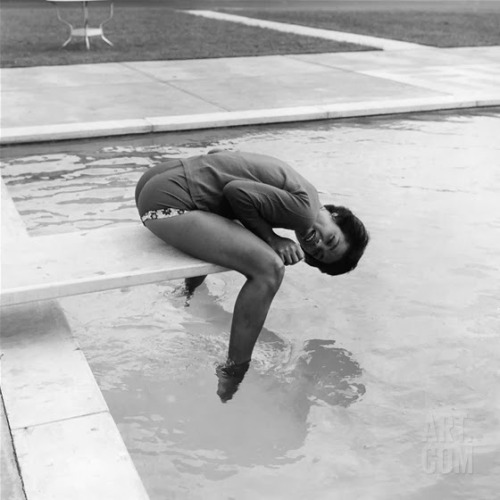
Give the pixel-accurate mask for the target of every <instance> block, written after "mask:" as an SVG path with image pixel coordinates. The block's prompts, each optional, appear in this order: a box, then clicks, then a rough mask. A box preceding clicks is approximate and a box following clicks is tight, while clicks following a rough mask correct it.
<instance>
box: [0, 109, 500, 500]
mask: <svg viewBox="0 0 500 500" xmlns="http://www.w3.org/2000/svg"><path fill="white" fill-rule="evenodd" d="M499 133H500V114H499V111H498V110H482V111H476V112H468V113H460V114H451V115H450V114H439V113H438V114H432V115H431V114H421V115H411V116H407V117H405V118H401V117H387V118H369V119H357V120H347V121H337V122H323V123H311V124H308V125H304V124H300V125H291V126H287V127H280V128H276V127H260V128H244V129H232V130H218V131H209V132H205V133H203V134H201V133H195V132H192V133H182V134H170V135H163V136H162V135H157V136H150V137H147V138H141V139H136V138H134V139H133V140H132V139H126V140H113V141H112V142H109V141H108V142H104V141H93V142H88V143H77V144H71V143H66V144H58V145H57V146H55V145H49V146H37V147H36V148H26V147H24V148H23V149H19V148H5V149H4V151H3V152H4V155H3V157H4V166H3V170H2V175H3V176H4V178H5V180H6V182H7V184H8V186H9V190H10V192H11V194H13V196H14V198H15V201H16V203H17V206H18V208H19V209H20V211H21V213H22V214H23V216H24V218H25V220H26V222H27V225H28V228H29V229H30V230H31V231H32V232H33V233H36V234H47V233H51V232H55V231H60V230H64V231H71V230H76V229H77V228H81V227H97V226H102V225H106V224H116V223H120V222H122V221H124V222H125V221H129V220H132V219H134V218H135V209H134V208H133V204H132V194H133V185H134V183H135V180H136V179H138V177H139V176H140V174H141V172H142V171H143V170H144V169H145V168H147V166H150V165H152V164H155V163H156V162H159V161H162V160H163V159H164V158H165V157H168V156H182V155H186V154H196V153H198V152H200V151H206V150H207V148H210V147H214V146H221V147H234V148H237V149H243V150H252V151H259V152H263V153H268V154H274V155H276V156H280V157H281V158H283V159H285V160H288V161H289V162H290V163H291V164H292V165H293V166H294V167H296V168H297V169H298V170H299V171H301V172H302V173H303V174H304V175H306V176H307V177H308V178H309V179H310V180H311V181H312V182H313V183H314V184H315V185H316V186H317V187H318V188H319V189H320V191H321V196H322V198H323V199H324V201H333V202H336V203H338V204H345V205H347V206H349V207H351V208H352V209H353V210H354V211H355V212H356V213H357V214H358V215H359V216H360V217H361V218H362V219H363V220H364V221H365V222H366V224H367V226H368V228H369V229H370V231H371V235H372V242H371V244H370V247H369V249H368V251H367V254H366V256H365V258H364V260H363V261H362V263H361V264H360V267H359V269H358V270H356V271H355V272H354V273H352V275H348V276H344V277H339V278H333V279H332V278H328V277H326V276H323V275H321V274H320V273H317V272H316V271H315V270H312V269H310V268H308V267H307V266H306V265H305V264H300V265H297V266H294V267H292V268H290V269H288V271H287V276H286V277H285V281H284V284H283V286H282V289H281V290H280V292H279V294H278V296H277V298H276V300H275V303H274V304H273V307H272V310H271V313H270V315H269V318H268V320H267V323H266V328H265V330H264V331H263V333H262V335H261V339H260V341H259V343H258V346H257V349H256V354H255V360H254V362H253V364H252V368H251V370H250V372H249V373H248V375H247V377H246V379H245V381H244V382H243V384H242V387H241V389H240V391H239V392H238V393H237V394H236V396H235V398H234V399H233V400H232V401H230V402H229V403H227V404H225V405H223V404H221V403H220V401H219V400H218V398H217V396H216V394H215V391H216V385H217V383H216V382H217V381H216V377H215V375H214V365H215V364H216V362H217V361H219V360H220V359H221V358H222V357H223V356H224V353H225V350H226V346H227V340H228V329H229V321H230V312H231V310H232V306H233V303H234V300H235V297H236V293H237V291H238V289H239V287H240V286H241V284H242V278H241V277H240V276H238V275H236V274H235V273H227V274H224V275H217V276H212V277H210V278H209V279H208V281H207V283H206V285H203V286H202V288H200V289H199V290H198V291H197V292H196V293H195V295H194V297H192V298H191V299H190V300H188V299H186V297H185V295H184V294H183V290H182V286H181V284H180V283H162V284H158V285H154V286H147V287H140V288H135V289H123V290H117V291H114V292H107V293H101V294H93V295H88V296H81V297H75V298H68V299H65V300H63V301H61V303H62V305H63V307H64V309H65V312H66V314H67V316H68V318H69V320H70V324H71V327H72V329H73V331H74V332H75V334H76V335H77V337H78V339H79V341H80V343H81V345H82V347H83V348H84V351H85V353H86V355H87V357H88V359H89V362H90V364H91V366H92V367H93V370H94V372H95V375H96V377H97V379H98V381H99V383H100V386H101V389H102V390H103V393H104V395H105V398H106V401H107V403H108V405H109V406H110V409H111V411H112V413H113V416H114V418H115V420H116V421H117V423H118V426H119V428H120V430H121V432H122V435H123V437H124V439H125V442H126V444H127V446H128V449H129V451H130V453H131V454H132V456H133V459H134V461H135V464H136V466H137V468H138V470H139V472H140V473H141V475H142V478H143V480H144V482H145V484H146V487H147V489H148V492H149V494H150V496H151V498H153V499H155V498H158V499H159V498H165V496H168V497H169V498H183V499H184V498H190V499H191V498H193V499H195V498H217V499H220V498H237V499H238V500H240V499H245V498H277V499H281V498H283V499H285V498H287V499H288V498H292V499H301V498H319V499H322V498H324V499H336V498H339V499H343V498H374V499H399V498H408V499H415V500H416V499H434V498H436V499H438V498H439V499H441V498H449V497H453V498H471V497H474V498H491V499H493V498H496V489H497V488H496V476H497V475H498V474H499V472H500V463H499V461H498V456H499V451H500V441H499V438H498V424H499V421H498V414H499V412H498V411H499V409H500V408H499V405H500V394H499V392H498V386H499V385H498V382H499V380H498V377H499V375H498V369H497V365H498V352H499V349H500V344H499V340H498V335H497V333H498V331H500V321H499V311H500V309H499V308H500V303H499V299H498V297H500V286H499V285H498V283H500V279H499V278H500V262H499V260H498V251H497V250H496V247H497V246H498V241H499V238H500V218H499V214H500V202H499V199H500V198H499V196H498V192H499V190H500V176H499V171H498V165H499V164H500V149H499V147H498V145H497V142H498V141H496V137H498V136H499ZM55 148H57V149H55ZM15 157H17V159H14V158H15ZM40 207H43V209H42V210H40Z"/></svg>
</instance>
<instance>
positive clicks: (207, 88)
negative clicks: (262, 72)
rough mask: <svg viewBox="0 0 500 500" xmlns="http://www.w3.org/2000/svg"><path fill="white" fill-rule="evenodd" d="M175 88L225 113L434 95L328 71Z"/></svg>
mask: <svg viewBox="0 0 500 500" xmlns="http://www.w3.org/2000/svg"><path fill="white" fill-rule="evenodd" d="M175 86H176V87H177V88H178V89H180V90H184V91H186V92H189V93H190V94H193V95H197V96H199V97H201V98H203V99H205V100H207V101H209V102H211V103H214V104H216V105H217V106H220V107H222V106H223V107H225V108H226V109H227V110H228V111H244V110H248V109H273V108H282V107H287V106H290V104H292V103H293V106H294V107H295V106H310V105H315V104H320V105H322V104H334V103H340V102H346V101H347V102H350V103H357V102H360V101H369V100H381V99H384V98H385V99H387V100H391V99H393V98H394V95H397V96H398V97H400V98H408V97H430V96H435V95H437V93H436V92H435V91H432V90H428V89H425V88H421V87H416V86H412V85H407V84H403V83H400V82H394V81H391V80H389V79H387V78H377V77H373V76H368V75H363V74H356V73H353V72H350V71H344V70H338V69H331V70H330V71H324V72H322V73H321V74H320V78H318V74H317V73H314V72H313V73H310V72H304V73H302V74H297V75H293V77H290V75H266V76H254V77H248V78H241V77H234V78H231V79H228V80H227V82H225V85H220V82H214V81H213V80H209V79H198V80H177V81H176V82H175Z"/></svg>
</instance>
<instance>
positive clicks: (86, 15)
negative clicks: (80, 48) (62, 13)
mask: <svg viewBox="0 0 500 500" xmlns="http://www.w3.org/2000/svg"><path fill="white" fill-rule="evenodd" d="M83 29H84V34H85V46H86V47H87V50H90V40H89V34H88V29H89V9H88V2H83Z"/></svg>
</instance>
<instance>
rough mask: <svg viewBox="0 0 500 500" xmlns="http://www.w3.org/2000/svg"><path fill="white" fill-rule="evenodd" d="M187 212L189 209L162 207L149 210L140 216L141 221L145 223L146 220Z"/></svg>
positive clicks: (166, 217) (165, 217)
mask: <svg viewBox="0 0 500 500" xmlns="http://www.w3.org/2000/svg"><path fill="white" fill-rule="evenodd" d="M189 212H190V210H181V209H180V208H162V209H160V210H150V211H149V212H146V213H145V214H144V215H143V216H142V217H141V221H142V223H143V224H145V223H146V221H147V220H156V219H168V218H170V217H175V216H176V215H182V214H187V213H189Z"/></svg>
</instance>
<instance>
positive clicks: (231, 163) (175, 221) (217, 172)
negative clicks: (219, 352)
mask: <svg viewBox="0 0 500 500" xmlns="http://www.w3.org/2000/svg"><path fill="white" fill-rule="evenodd" d="M135 198H136V204H137V207H138V210H139V214H140V216H141V220H142V222H143V223H144V225H145V226H146V227H147V228H148V229H149V230H150V231H152V232H153V233H154V234H155V235H156V236H158V237H159V238H161V239H162V240H163V241H165V242H166V243H168V244H169V245H172V246H173V247H175V248H178V249H179V250H182V251H183V252H185V253H187V254H189V255H192V256H193V257H197V258H199V259H202V260H204V261H207V262H212V263H214V264H218V265H221V266H224V267H227V268H229V269H234V270H235V271H238V272H240V273H242V274H243V275H244V276H245V277H246V278H247V281H246V282H245V284H244V285H243V287H242V289H241V291H240V292H239V294H238V298H237V300H236V304H235V307H234V312H233V320H232V325H231V335H230V341H229V352H228V359H227V362H226V364H225V365H223V366H222V367H220V369H219V372H218V373H219V376H229V377H234V379H235V380H236V381H237V382H240V381H241V380H242V379H243V376H244V374H245V372H246V371H247V369H248V366H249V363H250V359H251V356H252V351H253V348H254V345H255V342H256V341H257V337H258V336H259V333H260V331H261V329H262V326H263V324H264V321H265V319H266V316H267V313H268V311H269V307H270V306H271V302H272V300H273V298H274V296H275V294H276V292H277V291H278V289H279V287H280V285H281V281H282V279H283V276H284V270H285V266H286V265H293V264H296V263H297V262H300V261H301V260H303V259H305V261H306V262H307V263H308V264H310V265H312V266H315V267H317V268H319V269H320V271H322V272H325V273H328V274H330V275H338V274H342V273H346V272H349V271H350V270H352V269H354V268H355V267H356V265H357V263H358V261H359V259H360V258H361V256H362V254H363V252H364V249H365V247H366V245H367V243H368V233H367V232H366V230H365V228H364V226H363V224H362V222H361V221H360V220H359V219H358V218H356V217H355V216H354V215H353V214H352V212H350V211H349V210H348V209H346V208H344V207H335V206H333V205H326V206H321V204H320V201H319V197H318V194H317V191H316V189H315V188H314V187H313V186H312V184H310V183H309V182H308V181H307V180H306V179H304V178H303V177H302V176H301V175H299V174H298V173H297V172H295V171H294V170H293V169H292V168H291V167H290V166H289V165H287V164H286V163H284V162H282V161H281V160H278V159H276V158H272V157H270V156H265V155H259V154H253V153H242V152H230V151H222V150H213V151H210V152H209V153H208V154H206V155H201V156H195V157H190V158H186V159H175V160H170V161H168V162H166V163H165V164H162V165H158V166H155V167H153V168H151V169H149V170H148V171H147V172H146V173H145V174H144V175H143V176H142V177H141V179H140V180H139V182H138V184H137V188H136V193H135ZM235 220H238V221H239V222H240V223H241V224H242V225H241V224H238V223H237V222H235ZM273 228H285V229H291V230H293V231H295V234H296V236H297V240H298V242H299V243H298V244H297V243H296V242H295V241H293V240H291V239H289V238H282V237H280V236H278V235H277V234H276V233H275V232H274V231H273ZM202 280H203V278H201V279H199V280H197V281H195V282H191V283H194V286H197V285H199V284H200V283H201V282H202ZM236 385H237V384H236Z"/></svg>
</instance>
